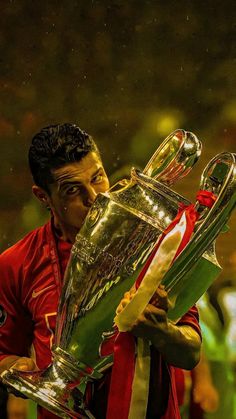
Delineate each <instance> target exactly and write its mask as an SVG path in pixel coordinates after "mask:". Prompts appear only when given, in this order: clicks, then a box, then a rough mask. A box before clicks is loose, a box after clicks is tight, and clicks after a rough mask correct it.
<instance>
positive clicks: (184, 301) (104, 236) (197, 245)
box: [2, 130, 236, 418]
mask: <svg viewBox="0 0 236 419" xmlns="http://www.w3.org/2000/svg"><path fill="white" fill-rule="evenodd" d="M200 152H201V144H200V142H199V140H198V139H197V137H196V136H195V135H194V134H192V133H190V132H186V131H184V130H176V131H175V132H173V133H172V134H170V135H169V137H167V139H166V140H165V141H164V142H163V143H162V144H161V146H160V147H159V148H158V150H157V151H156V152H155V154H154V155H153V157H152V158H151V160H150V161H149V163H148V165H147V166H146V167H145V169H144V171H143V172H140V171H138V170H136V169H132V171H131V179H130V181H128V182H127V181H126V182H122V181H121V182H119V183H118V184H116V185H115V186H114V187H112V188H111V189H110V190H109V191H108V192H107V193H103V194H99V195H98V196H97V198H96V200H95V202H94V204H93V206H92V207H91V209H90V211H89V213H88V215H87V217H86V219H85V222H84V224H83V226H82V228H81V230H80V232H79V233H78V235H77V237H76V241H75V244H74V245H73V247H72V251H71V257H70V261H69V263H68V267H67V271H66V275H65V281H64V285H63V289H62V294H61V298H60V304H59V311H58V317H57V327H56V334H55V344H54V348H53V355H54V360H53V363H52V365H51V366H50V367H49V368H48V369H47V370H46V371H44V372H41V371H40V372H36V373H27V372H18V371H14V370H13V371H6V372H4V373H3V374H2V379H3V381H4V383H5V384H6V385H7V386H8V387H9V388H11V389H14V390H17V391H19V392H21V393H23V394H24V395H26V396H27V397H29V398H31V399H33V400H35V401H36V402H37V403H39V404H40V405H42V406H44V407H45V408H47V409H48V410H50V411H52V412H53V413H55V414H57V415H58V416H61V417H64V418H68V417H92V415H91V414H90V412H89V411H88V410H87V409H86V406H84V405H83V401H82V400H83V397H82V392H81V389H82V386H83V385H84V386H85V385H86V382H87V381H88V380H90V379H98V378H100V377H102V373H103V371H104V370H105V369H107V368H108V367H109V366H110V365H111V364H112V357H111V356H110V357H109V356H106V357H101V356H100V347H101V344H102V342H103V339H104V337H106V336H107V335H109V333H112V330H113V329H112V328H113V319H114V315H115V310H116V307H117V306H118V304H119V302H120V300H121V298H122V296H123V294H124V292H125V291H127V290H129V289H130V287H131V286H132V285H133V284H134V282H135V280H136V278H137V276H138V274H139V272H140V270H141V269H142V267H143V265H144V263H145V262H146V260H147V258H148V256H149V255H150V253H151V251H152V249H153V247H154V245H155V243H156V242H157V240H158V238H159V237H160V236H161V235H162V233H163V231H164V230H165V229H166V228H167V226H168V225H169V224H170V222H171V221H172V220H173V219H174V218H175V216H176V214H177V212H178V209H179V205H180V204H185V205H189V204H190V203H189V202H188V201H187V200H186V199H185V198H183V197H182V196H180V195H179V194H177V193H176V192H174V191H173V190H172V189H170V188H169V185H171V184H172V183H174V181H176V180H177V179H180V178H181V177H183V176H185V175H186V174H188V173H189V171H190V170H191V168H192V166H193V165H194V163H195V162H196V161H197V159H198V157H199V155H200ZM200 186H201V189H205V190H208V191H212V192H214V194H215V195H216V196H217V199H216V202H215V204H214V205H213V207H212V208H211V209H209V208H205V207H204V208H199V211H200V213H201V215H200V219H199V220H198V223H197V225H196V229H195V233H194V235H193V237H192V239H191V240H190V242H189V244H188V245H187V246H186V248H185V249H184V250H183V251H182V252H181V254H180V255H179V257H178V258H177V259H176V261H175V263H174V264H173V265H172V267H171V269H170V270H169V272H168V273H167V275H166V276H165V277H164V282H163V283H164V284H165V286H166V289H167V290H168V292H169V296H170V299H171V302H172V306H171V309H170V310H169V313H168V316H169V318H170V319H171V320H172V321H174V322H175V321H177V320H178V319H179V318H180V317H181V316H182V315H183V314H184V313H185V312H186V311H187V310H188V309H189V308H190V307H191V306H192V305H193V304H194V303H195V302H196V301H197V299H198V298H199V297H200V296H201V295H202V294H203V293H204V292H205V291H206V289H207V288H208V287H209V285H210V284H211V283H212V282H213V280H214V279H215V278H216V276H217V275H218V274H219V272H220V270H221V268H220V266H219V264H218V262H217V259H216V256H215V251H214V240H215V238H216V236H217V235H218V234H219V232H220V231H221V230H222V228H223V226H224V225H225V223H226V222H227V219H228V218H229V216H230V213H231V211H232V210H233V208H234V206H235V202H236V163H235V155H234V154H232V153H222V154H220V155H218V156H216V157H215V158H214V159H213V160H212V161H211V162H210V163H209V164H208V166H207V167H206V169H205V170H204V172H203V175H202V179H201V185H200ZM196 205H199V204H198V202H197V203H196ZM78 384H80V386H79V387H78Z"/></svg>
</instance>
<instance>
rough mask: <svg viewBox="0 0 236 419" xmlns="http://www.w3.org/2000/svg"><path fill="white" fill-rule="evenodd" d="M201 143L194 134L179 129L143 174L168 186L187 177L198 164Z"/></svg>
mask: <svg viewBox="0 0 236 419" xmlns="http://www.w3.org/2000/svg"><path fill="white" fill-rule="evenodd" d="M201 150H202V145H201V142H200V141H199V140H198V138H197V137H196V135H194V134H193V133H192V132H189V131H185V130H183V129H177V130H175V131H174V132H172V133H171V134H170V135H168V137H167V138H166V139H165V140H164V141H163V143H162V144H161V145H160V146H159V147H158V149H157V150H156V151H155V153H154V154H153V156H152V157H151V159H150V160H149V162H148V164H147V165H146V167H145V169H144V170H143V174H144V175H147V176H150V177H152V178H153V179H156V180H158V181H160V182H162V183H165V184H166V185H172V184H173V183H174V182H175V181H176V180H177V179H181V178H183V177H184V176H186V175H187V174H188V173H189V172H190V171H191V170H192V167H193V166H194V164H195V163H196V162H197V160H198V158H199V156H200V154H201Z"/></svg>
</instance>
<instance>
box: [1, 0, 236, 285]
mask: <svg viewBox="0 0 236 419" xmlns="http://www.w3.org/2000/svg"><path fill="white" fill-rule="evenodd" d="M235 22H236V13H235V2H234V1H227V0H226V1H224V2H222V1H217V0H215V1H210V0H205V1H204V2H201V1H199V0H195V1H194V0H192V1H178V2H177V1H168V0H166V1H147V0H146V1H145V0H139V1H106V0H105V1H95V0H94V1H91V0H84V1H82V0H81V1H74V0H72V1H69V0H67V1H61V2H59V1H47V2H46V1H45V2H42V1H26V0H21V1H19V0H15V1H14V0H12V1H2V2H1V26H0V27H1V38H0V44H1V108H2V111H1V115H0V133H1V136H0V141H1V167H0V171H1V176H0V193H1V203H0V215H1V217H0V237H1V240H0V246H1V250H4V249H6V248H7V247H8V246H10V245H12V244H13V243H14V242H15V241H16V240H18V239H19V238H20V237H22V235H23V234H25V233H26V232H27V231H29V230H30V229H32V228H34V227H35V226H36V225H38V224H40V223H42V222H43V220H44V219H45V216H46V214H44V212H43V211H42V209H41V208H40V206H39V204H37V203H36V202H35V200H34V199H33V198H32V195H31V184H32V181H31V177H30V174H29V171H28V165H27V150H28V146H29V142H30V139H31V137H32V135H33V134H34V133H36V132H37V131H38V130H39V129H41V128H42V127H43V126H46V125H49V124H51V123H58V122H66V121H68V122H75V123H76V124H78V125H79V126H80V127H81V128H83V129H85V130H86V131H87V132H89V133H90V134H91V135H93V137H94V138H95V139H96V140H97V142H98V144H99V145H100V148H101V150H102V155H103V160H104V164H105V166H106V168H107V171H108V173H109V175H111V174H112V173H113V172H114V171H116V170H117V169H119V168H121V167H123V165H126V164H130V163H131V164H133V165H136V166H138V167H144V166H145V164H146V163H147V161H148V159H149V157H150V156H151V154H152V152H153V151H154V150H155V149H156V148H157V146H158V145H159V144H160V143H161V142H162V141H163V139H164V138H165V137H166V136H167V135H168V134H169V133H170V132H171V131H173V130H174V129H176V128H180V127H181V128H185V129H186V130H190V131H193V132H194V133H195V134H196V135H197V136H198V137H199V138H200V139H201V140H202V142H203V152H202V157H201V159H200V162H199V163H198V164H197V166H196V168H194V169H193V172H192V173H191V174H190V175H188V176H187V177H186V178H185V179H184V180H183V181H180V182H179V183H178V184H176V185H174V186H173V189H175V190H177V191H179V192H181V193H182V194H184V195H185V196H186V197H187V198H189V199H191V200H194V199H195V193H196V191H197V190H198V185H199V182H200V176H201V173H202V170H203V168H204V167H205V165H206V164H207V163H208V161H209V160H210V159H211V158H213V157H214V156H215V155H216V154H217V153H219V152H221V151H232V152H235V151H236V95H235V74H236V61H235V32H236V31H235ZM235 212H236V211H235ZM229 225H230V232H228V233H226V234H224V235H222V236H221V237H220V238H219V239H218V240H217V256H218V259H219V262H220V264H221V265H222V266H223V267H224V271H223V273H222V275H221V276H220V278H219V280H218V282H219V281H223V280H225V281H228V280H233V281H235V282H236V239H235V235H236V214H234V216H233V217H231V221H230V223H229Z"/></svg>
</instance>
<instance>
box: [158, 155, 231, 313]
mask: <svg viewBox="0 0 236 419" xmlns="http://www.w3.org/2000/svg"><path fill="white" fill-rule="evenodd" d="M200 189H202V190H206V191H209V192H212V193H214V195H215V196H216V201H215V202H214V204H213V206H212V207H211V208H208V207H203V206H202V207H201V206H200V204H199V202H198V201H197V202H196V206H198V212H200V218H199V220H198V222H197V223H196V230H195V232H194V234H193V236H192V238H191V240H190V241H189V243H188V244H187V246H186V247H185V248H184V250H183V251H182V252H181V253H180V255H179V256H178V257H177V259H176V261H175V263H174V264H173V265H172V267H171V268H170V270H169V271H168V273H167V275H166V277H165V278H164V280H163V284H164V285H165V286H166V289H167V291H168V292H169V296H170V298H171V297H172V298H173V301H174V302H175V304H174V306H173V309H172V313H171V310H170V318H173V319H176V318H178V317H180V316H181V315H182V314H183V313H182V312H181V310H182V311H184V310H186V308H187V309H188V308H189V307H191V305H193V303H194V302H195V301H196V300H197V299H198V298H200V296H201V295H202V294H203V293H204V292H205V291H206V290H207V288H208V287H209V286H210V284H211V282H212V279H210V277H209V278H200V277H198V283H196V284H194V282H192V279H193V278H192V276H191V275H190V276H188V275H189V272H191V271H192V272H193V269H194V267H195V266H196V265H197V263H198V262H199V258H200V257H201V256H202V255H203V254H204V252H206V251H207V250H208V249H209V248H210V247H212V245H213V246H214V240H215V239H216V237H217V236H218V234H219V233H220V232H221V231H222V229H223V227H224V226H225V224H226V223H227V221H228V219H229V217H230V214H231V212H232V211H233V209H234V207H235V205H236V154H234V153H229V152H224V153H220V154H218V155H217V156H215V157H214V158H213V159H212V160H211V161H210V162H209V163H208V165H207V166H206V168H205V169H204V171H203V173H202V177H201V182H200ZM204 258H205V259H207V260H208V261H209V262H215V260H213V259H214V251H213V252H211V251H210V252H207V253H205V254H204ZM198 268H199V267H198ZM198 270H199V272H200V269H198ZM195 274H196V275H197V273H196V272H195ZM187 277H188V283H187V284H185V287H184V294H185V296H188V298H187V300H188V301H185V302H184V304H183V307H182V309H181V310H178V307H177V300H176V296H177V295H178V293H179V292H180V290H181V289H183V282H184V281H186V279H185V278H187ZM195 282H196V281H195ZM196 295H197V297H198V298H196ZM175 306H176V307H175ZM185 312H186V311H185Z"/></svg>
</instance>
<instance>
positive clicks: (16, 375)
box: [1, 367, 95, 419]
mask: <svg viewBox="0 0 236 419" xmlns="http://www.w3.org/2000/svg"><path fill="white" fill-rule="evenodd" d="M51 368H53V367H49V368H48V370H50V369H51ZM48 370H45V371H44V372H42V371H36V372H32V371H30V372H24V371H18V370H14V369H11V370H6V371H4V372H3V373H2V375H1V379H2V382H3V383H4V384H5V385H6V386H7V388H8V389H9V390H10V391H11V392H12V393H13V394H15V395H16V396H19V397H24V396H25V397H27V398H29V399H31V400H33V401H34V402H36V403H37V404H39V405H40V406H42V407H44V408H45V409H47V410H49V411H50V412H52V413H54V414H55V415H57V416H59V417H61V418H64V419H68V418H78V419H88V418H90V419H95V418H94V416H93V415H92V414H91V413H90V412H89V411H88V410H87V409H86V408H85V406H84V405H83V395H82V393H81V392H80V391H79V390H78V388H76V387H74V388H73V389H72V388H71V387H70V383H65V382H63V380H60V378H59V377H57V380H56V382H53V381H52V380H51V377H50V376H51V374H50V373H49V374H48ZM47 378H48V379H47Z"/></svg>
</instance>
